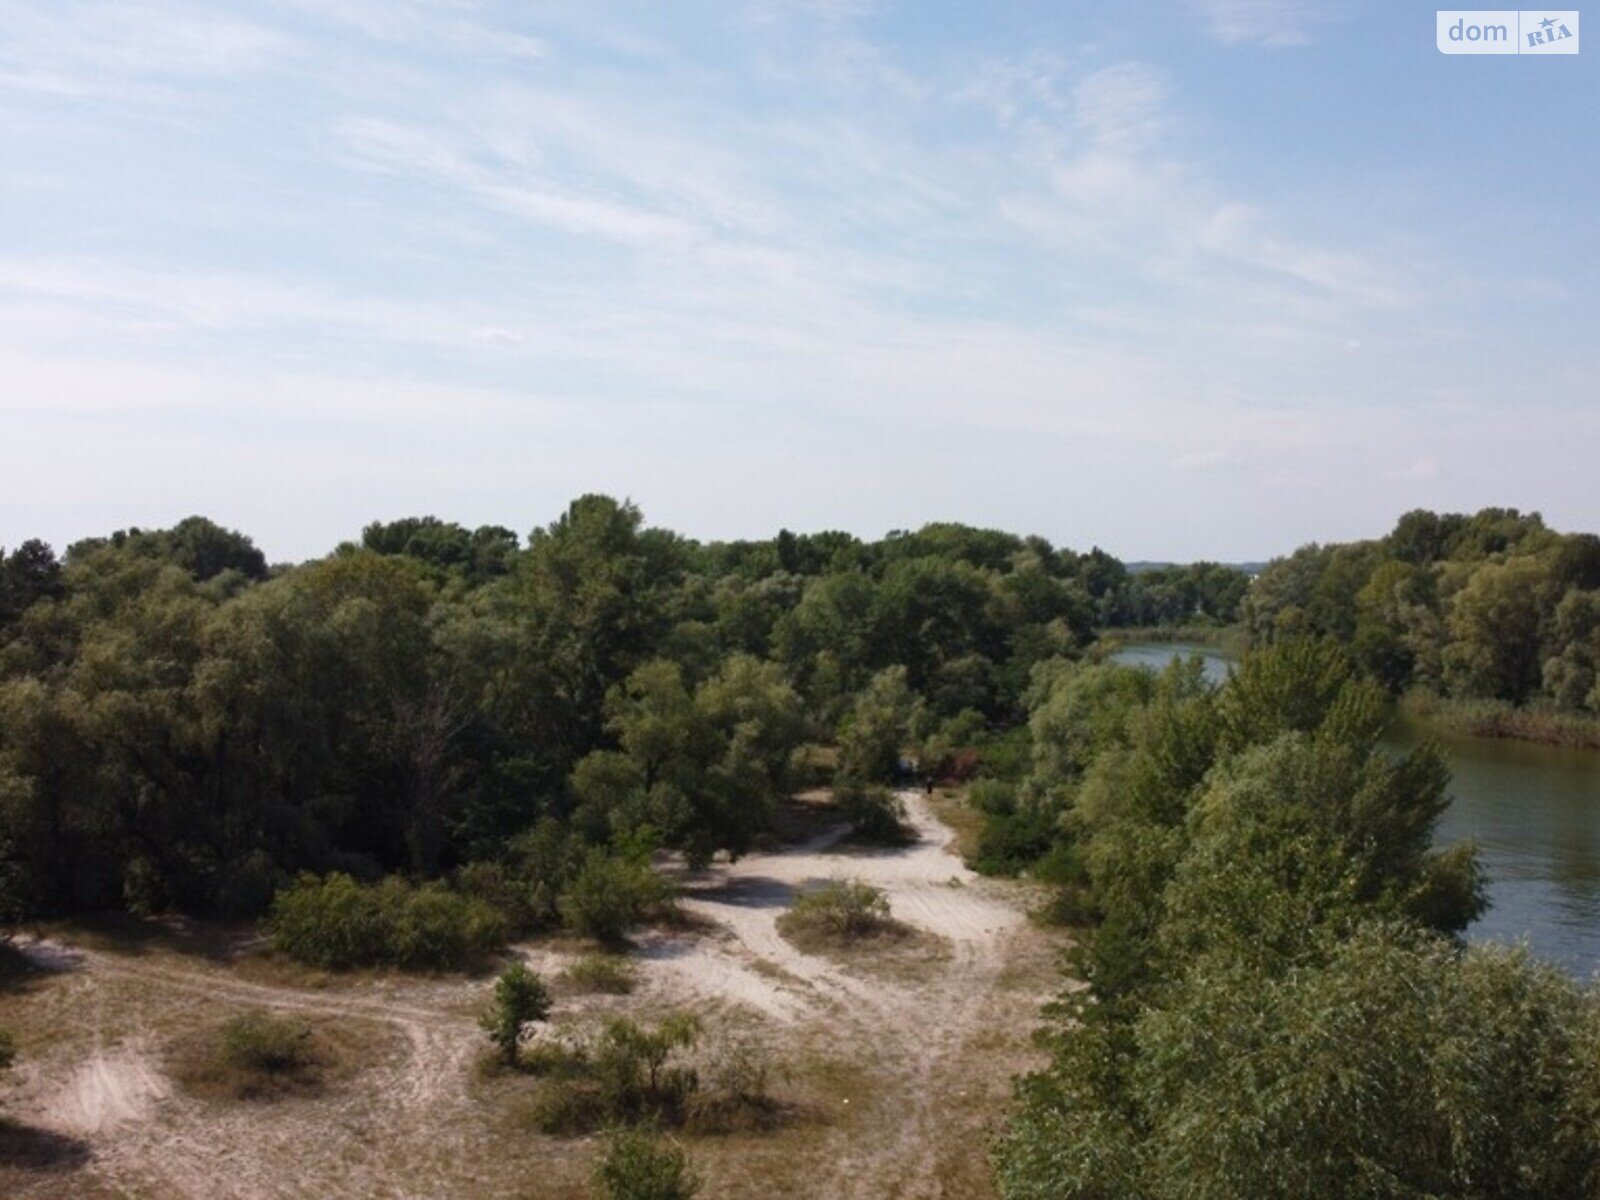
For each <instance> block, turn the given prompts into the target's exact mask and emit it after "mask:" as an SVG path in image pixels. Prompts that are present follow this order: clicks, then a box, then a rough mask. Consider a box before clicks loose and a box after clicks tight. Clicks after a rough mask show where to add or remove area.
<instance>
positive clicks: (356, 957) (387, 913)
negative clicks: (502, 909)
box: [269, 873, 507, 970]
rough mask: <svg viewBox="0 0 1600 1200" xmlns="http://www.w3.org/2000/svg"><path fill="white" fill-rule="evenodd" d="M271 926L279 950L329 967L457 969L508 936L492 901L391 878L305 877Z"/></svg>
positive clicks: (277, 904) (275, 910)
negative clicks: (373, 881)
mask: <svg viewBox="0 0 1600 1200" xmlns="http://www.w3.org/2000/svg"><path fill="white" fill-rule="evenodd" d="M269 928H270V929H271V932H272V938H273V943H274V945H276V946H277V947H278V949H280V950H282V951H283V952H284V953H286V954H288V955H289V956H290V957H292V958H295V959H298V960H299V961H300V962H304V963H309V964H310V965H312V966H318V967H326V968H329V969H332V970H346V969H349V968H352V967H365V966H395V967H403V968H406V969H408V970H439V969H461V968H465V967H469V966H472V965H473V964H475V963H477V962H479V961H481V960H482V959H483V958H484V957H486V956H487V955H489V954H491V953H493V952H495V951H496V950H499V949H501V948H502V947H503V946H504V945H505V942H506V933H507V926H506V920H505V918H504V917H503V916H502V915H501V914H500V913H499V912H497V911H496V910H495V909H494V908H492V907H491V906H490V905H489V904H487V903H485V902H484V901H482V900H477V899H474V898H472V897H470V896H464V895H461V894H460V893H458V892H453V891H451V890H450V889H449V888H446V887H444V886H443V885H442V884H437V883H434V884H427V885H425V886H422V887H416V886H413V885H412V884H409V883H407V882H406V881H405V880H403V879H399V878H395V877H390V878H388V879H385V880H383V882H381V883H378V884H370V885H369V884H362V883H357V882H356V881H355V880H354V879H352V878H351V877H350V876H348V875H344V874H339V873H335V874H331V875H328V876H326V877H325V878H321V879H319V878H317V877H316V876H314V875H302V876H301V877H300V878H299V879H298V880H296V881H295V883H293V884H292V885H291V886H289V887H288V888H285V889H284V890H283V891H281V892H279V893H278V895H277V897H276V899H274V901H273V904H272V916H271V920H270V923H269Z"/></svg>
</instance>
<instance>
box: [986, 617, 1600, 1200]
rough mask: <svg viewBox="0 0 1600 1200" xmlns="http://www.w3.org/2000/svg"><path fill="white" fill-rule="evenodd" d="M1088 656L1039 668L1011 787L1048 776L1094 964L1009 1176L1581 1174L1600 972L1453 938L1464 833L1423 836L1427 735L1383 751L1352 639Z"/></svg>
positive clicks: (1037, 1076) (1127, 1189) (1024, 1105)
mask: <svg viewBox="0 0 1600 1200" xmlns="http://www.w3.org/2000/svg"><path fill="white" fill-rule="evenodd" d="M1105 670H1106V669H1105V668H1079V669H1077V670H1076V671H1074V670H1067V671H1063V672H1059V673H1057V674H1056V675H1055V676H1054V677H1053V678H1052V679H1050V680H1047V681H1045V686H1041V687H1039V688H1037V689H1036V692H1035V703H1036V705H1037V706H1038V709H1039V710H1041V711H1043V712H1044V713H1046V714H1047V715H1046V716H1045V717H1044V718H1043V719H1036V724H1035V745H1036V758H1035V764H1036V769H1035V775H1034V777H1033V778H1031V779H1030V780H1028V781H1027V782H1026V783H1025V784H1024V786H1023V788H1022V789H1021V793H1020V794H1021V795H1026V794H1029V793H1030V792H1032V793H1034V794H1046V793H1048V794H1053V795H1054V796H1056V798H1057V802H1058V804H1059V810H1060V813H1061V823H1060V833H1059V835H1058V842H1057V847H1056V849H1055V850H1054V851H1052V853H1053V854H1056V855H1058V856H1060V857H1061V858H1062V859H1063V860H1064V861H1067V862H1068V863H1069V864H1070V865H1071V866H1072V867H1073V872H1074V873H1072V874H1071V875H1070V877H1069V878H1068V879H1067V880H1064V881H1063V882H1064V883H1066V885H1067V889H1068V890H1069V891H1070V892H1071V894H1072V896H1073V898H1074V899H1073V902H1074V903H1075V904H1076V905H1077V906H1078V908H1079V911H1080V912H1082V913H1083V915H1084V916H1085V917H1086V918H1087V920H1088V923H1089V925H1090V926H1091V928H1090V929H1089V930H1088V931H1087V932H1086V934H1085V944H1084V946H1083V948H1082V950H1081V951H1080V953H1079V958H1078V963H1077V968H1078V971H1079V973H1080V975H1081V977H1082V978H1084V979H1086V980H1087V981H1088V983H1089V988H1088V990H1087V991H1082V990H1078V991H1071V992H1068V993H1066V994H1064V995H1063V998H1062V1000H1061V1001H1059V1002H1058V1003H1057V1004H1056V1005H1054V1006H1053V1007H1052V1009H1051V1010H1050V1016H1051V1018H1052V1024H1051V1027H1050V1033H1049V1039H1048V1040H1049V1045H1050V1047H1051V1053H1052V1062H1051V1065H1050V1067H1049V1068H1048V1069H1046V1070H1043V1071H1039V1072H1036V1073H1034V1074H1032V1075H1030V1076H1027V1077H1026V1078H1024V1079H1023V1080H1022V1081H1021V1082H1020V1083H1019V1086H1018V1106H1017V1108H1016V1111H1015V1114H1014V1117H1013V1119H1012V1120H1011V1122H1010V1124H1009V1126H1008V1129H1007V1132H1006V1134H1005V1135H1004V1137H1003V1138H1002V1139H1001V1141H1000V1143H999V1145H998V1147H997V1153H996V1164H997V1170H998V1179H999V1183H1000V1188H1001V1192H1002V1194H1003V1195H1004V1196H1006V1197H1007V1198H1008V1200H1044V1198H1045V1197H1050V1198H1052V1200H1074V1198H1076V1200H1167V1198H1171V1200H1177V1198H1179V1197H1196V1196H1198V1197H1212V1198H1215V1200H1246V1198H1247V1197H1248V1198H1260V1197H1267V1198H1272V1197H1281V1198H1283V1200H1288V1198H1290V1197H1301V1196H1312V1195H1329V1196H1332V1195H1339V1196H1373V1197H1395V1198H1399V1197H1408V1198H1409V1197H1420V1196H1437V1197H1451V1198H1460V1200H1490V1198H1500V1197H1515V1198H1519V1200H1520V1198H1523V1197H1526V1198H1528V1200H1531V1198H1532V1197H1535V1196H1558V1195H1560V1196H1576V1195H1580V1194H1583V1188H1584V1187H1586V1186H1588V1183H1587V1182H1586V1181H1592V1179H1593V1178H1594V1177H1595V1176H1594V1173H1595V1171H1596V1169H1597V1167H1600V1136H1597V1135H1596V1133H1595V1129H1596V1126H1594V1124H1593V1123H1592V1120H1591V1119H1590V1117H1588V1116H1586V1115H1585V1114H1590V1113H1592V1112H1593V1111H1595V1110H1594V1108H1593V1107H1592V1106H1593V1105H1594V1103H1595V1100H1596V1095H1597V1093H1596V1092H1595V1086H1596V1073H1595V1072H1594V1071H1593V1069H1592V1067H1591V1065H1590V1062H1589V1060H1588V1059H1587V1058H1586V1055H1587V1054H1589V1053H1590V1051H1588V1050H1586V1049H1582V1047H1586V1046H1588V1045H1589V1044H1590V1039H1592V1038H1594V1037H1595V1035H1596V1030H1597V1029H1600V1024H1597V1022H1600V995H1597V994H1596V992H1595V991H1594V990H1593V989H1592V988H1585V987H1580V986H1579V985H1577V984H1576V983H1574V982H1572V981H1571V980H1568V979H1567V978H1565V977H1564V976H1562V975H1560V974H1559V973H1558V972H1556V971H1555V970H1554V969H1553V968H1548V967H1544V966H1540V965H1537V964H1534V963H1531V962H1530V961H1529V960H1528V959H1527V958H1526V957H1525V956H1524V955H1522V954H1521V953H1520V952H1510V951H1500V950H1489V949H1483V950H1473V951H1470V952H1465V953H1464V952H1463V951H1462V949H1461V948H1460V946H1459V945H1458V944H1457V943H1455V942H1453V941H1452V940H1450V938H1449V935H1450V934H1453V933H1455V932H1458V931H1459V930H1461V929H1462V928H1464V927H1465V926H1466V924H1467V923H1468V922H1469V921H1470V920H1471V919H1472V918H1473V917H1474V916H1476V915H1477V914H1478V913H1479V912H1480V911H1481V910H1482V907H1483V903H1484V901H1483V888H1482V880H1481V877H1480V875H1479V871H1478V867H1477V864H1476V860H1475V857H1474V855H1473V853H1472V850H1471V848H1470V847H1469V846H1464V845H1458V846H1452V847H1445V848H1443V849H1440V848H1436V846H1435V843H1434V830H1435V825H1436V822H1437V819H1438V817H1439V815H1440V813H1441V812H1442V811H1443V810H1444V807H1445V804H1446V802H1447V801H1446V789H1447V785H1448V778H1447V774H1446V771H1445V768H1444V764H1443V760H1442V759H1441V758H1440V756H1439V755H1438V754H1437V753H1436V752H1435V751H1433V750H1431V749H1422V750H1417V751H1414V752H1412V753H1410V754H1408V755H1405V756H1403V757H1399V758H1395V757H1392V756H1391V755H1389V754H1387V753H1385V752H1383V751H1382V750H1381V749H1380V748H1379V744H1378V739H1379V737H1380V735H1381V732H1382V706H1381V704H1380V703H1379V701H1380V700H1381V696H1379V695H1378V694H1377V692H1376V690H1375V685H1374V684H1372V683H1371V682H1370V680H1368V679H1367V678H1366V677H1364V676H1363V675H1362V674H1361V673H1360V671H1359V670H1358V668H1357V666H1356V664H1355V663H1354V662H1352V661H1351V659H1350V656H1349V655H1347V654H1346V653H1345V652H1343V651H1342V650H1340V649H1339V648H1338V647H1336V646H1332V645H1329V644H1326V643H1316V642H1310V641H1306V640H1300V639H1295V640H1286V641H1284V642H1283V643H1282V644H1280V645H1278V646H1276V647H1273V648H1271V649H1269V650H1265V651H1259V652H1257V653H1255V654H1253V655H1251V656H1249V657H1247V658H1246V660H1245V662H1244V663H1243V665H1242V666H1241V668H1240V670H1239V671H1238V672H1236V673H1235V674H1234V676H1233V677H1232V678H1231V679H1230V680H1229V681H1228V682H1227V683H1226V684H1224V685H1222V686H1221V687H1220V688H1218V689H1210V688H1207V687H1204V686H1199V685H1197V684H1196V682H1195V680H1194V679H1192V678H1188V677H1186V676H1185V674H1184V673H1183V672H1182V671H1181V670H1180V671H1169V672H1168V673H1166V674H1164V675H1163V676H1161V677H1159V678H1153V679H1151V680H1150V681H1149V683H1148V685H1147V686H1146V687H1145V688H1144V689H1141V688H1140V687H1139V686H1137V685H1135V684H1134V683H1133V682H1132V681H1131V680H1121V681H1119V680H1118V679H1117V677H1116V676H1115V675H1114V674H1113V675H1109V676H1108V675H1106V674H1102V672H1104V671H1105ZM1085 676H1087V678H1085ZM1091 696H1098V697H1100V705H1101V708H1100V709H1099V710H1098V711H1097V710H1096V708H1095V701H1094V700H1093V699H1090V698H1089V697H1091ZM1052 741H1054V742H1055V743H1056V744H1051V743H1052ZM983 798H984V800H985V804H986V807H987V808H988V809H989V810H991V812H992V813H993V814H997V815H999V816H1001V817H1004V816H1006V815H1008V814H1010V813H1011V812H1013V811H1014V807H1015V805H1016V804H1017V803H1018V802H1019V800H1018V797H1017V796H1007V795H1006V794H1005V793H1001V792H998V791H994V792H987V793H983ZM1586 1122H1587V1123H1586Z"/></svg>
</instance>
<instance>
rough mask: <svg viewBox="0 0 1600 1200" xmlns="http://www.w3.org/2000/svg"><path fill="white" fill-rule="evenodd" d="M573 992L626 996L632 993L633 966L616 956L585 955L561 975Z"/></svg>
mask: <svg viewBox="0 0 1600 1200" xmlns="http://www.w3.org/2000/svg"><path fill="white" fill-rule="evenodd" d="M561 978H562V980H563V982H565V983H566V984H568V985H569V986H570V987H571V988H572V989H573V990H574V991H579V992H598V993H601V994H603V995H607V996H626V995H627V994H628V993H629V992H631V991H633V987H634V983H635V982H636V978H637V973H636V972H635V971H634V968H633V964H632V963H630V962H629V961H628V960H627V959H625V958H623V957H621V956H620V955H616V954H586V955H584V956H583V957H582V958H580V959H579V960H578V961H577V962H575V963H573V964H572V965H571V966H570V967H568V968H567V969H566V971H564V972H563V973H562V976H561Z"/></svg>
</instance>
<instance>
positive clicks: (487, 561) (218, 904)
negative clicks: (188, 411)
mask: <svg viewBox="0 0 1600 1200" xmlns="http://www.w3.org/2000/svg"><path fill="white" fill-rule="evenodd" d="M1244 585H1245V579H1244V577H1243V576H1242V575H1239V574H1238V573H1237V572H1231V571H1228V570H1226V569H1224V568H1217V567H1212V566H1207V565H1204V564H1202V565H1200V566H1198V567H1193V568H1187V567H1186V568H1170V569H1167V570H1164V571H1158V572H1148V573H1143V574H1140V575H1137V576H1135V575H1130V573H1129V572H1128V571H1126V570H1125V569H1124V568H1123V566H1122V564H1121V563H1119V562H1118V561H1117V560H1116V559H1114V558H1112V557H1111V556H1110V555H1107V554H1105V553H1104V552H1102V551H1099V550H1092V551H1090V552H1088V553H1086V554H1078V553H1074V552H1072V551H1070V550H1058V549H1056V548H1054V547H1052V546H1051V545H1050V544H1049V543H1048V542H1045V541H1044V540H1042V539H1040V538H1020V537H1015V536H1012V535H1009V534H1004V533H998V532H994V531H987V530H979V529H971V528H967V527H963V526H958V525H930V526H928V527H926V528H924V529H922V530H920V531H918V532H915V533H896V534H891V535H890V536H888V537H886V538H885V539H883V540H882V541H879V542H873V543H868V542H863V541H861V540H859V539H857V538H855V537H852V536H850V535H848V534H843V533H822V534H814V535H795V534H790V533H787V532H785V533H781V534H779V535H778V536H777V537H776V538H773V539H771V540H769V541H762V542H739V543H719V544H704V545H703V544H699V543H696V542H693V541H691V540H689V539H686V538H683V537H680V536H678V535H676V534H673V533H670V532H668V531H666V530H662V529H654V528H649V527H647V526H645V524H644V523H643V520H642V517H641V514H640V513H639V511H638V510H637V508H635V507H633V506H631V505H629V504H625V503H618V502H616V501H614V500H611V499H608V498H606V497H602V496H587V497H584V498H582V499H579V500H577V501H575V502H574V503H573V504H572V505H571V506H570V507H569V508H568V510H567V511H566V512H565V513H564V514H562V515H561V516H560V517H559V518H558V519H557V520H555V521H554V522H552V523H551V524H549V525H548V526H546V527H544V528H540V529H537V530H535V531H533V533H532V534H531V535H530V536H529V537H528V538H527V539H526V540H525V541H524V540H523V539H520V538H519V537H518V536H517V535H516V534H515V533H514V532H512V531H511V530H509V529H504V528H498V527H484V528H480V529H476V530H467V529H464V528H462V527H460V526H457V525H453V524H449V523H446V522H442V521H439V520H436V519H432V518H422V519H411V520H402V521H396V522H393V523H388V524H373V525H371V526H369V527H368V528H367V529H366V530H364V531H363V533H362V536H361V539H360V541H359V542H352V543H349V544H346V545H343V546H340V547H339V548H338V549H337V551H335V552H334V553H333V554H331V555H329V556H328V557H326V558H324V559H321V560H317V561H314V562H309V563H306V564H303V565H300V566H293V567H269V565H268V563H267V561H266V559H265V558H264V556H263V555H262V553H261V552H260V551H259V550H258V549H257V548H256V547H255V546H254V545H253V544H252V543H251V541H250V540H249V539H248V538H247V537H245V536H243V535H241V534H238V533H235V532H231V531H228V530H225V529H222V528H220V527H218V526H217V525H215V524H213V523H211V522H209V521H206V520H204V519H201V518H191V519H189V520H186V521H183V522H181V523H180V524H178V525H177V526H175V527H173V528H172V529H169V530H160V531H148V530H146V531H141V530H129V531H125V532H119V533H116V534H114V535H112V536H110V537H106V538H98V539H92V540H88V541H84V542H80V543H78V544H76V545H74V546H72V547H70V548H69V549H68V550H67V551H66V553H65V555H64V556H62V557H61V558H60V560H59V561H58V559H57V557H56V556H55V554H54V553H53V552H52V551H51V550H50V548H49V547H47V546H45V545H43V544H41V543H39V542H36V541H35V542H27V543H25V544H23V545H21V546H20V547H18V548H17V549H16V550H14V551H12V552H11V553H9V554H7V555H4V557H3V558H0V888H3V897H4V901H5V905H6V907H7V909H9V910H10V911H11V912H12V913H13V914H20V913H32V914H52V913H66V912H75V911H83V910H90V909H103V908H126V909H129V910H132V911H135V912H153V911H161V910H165V909H179V910H185V911H190V912H200V913H206V912H215V913H233V914H250V913H256V912H260V911H262V910H263V909H264V908H265V906H266V905H267V904H268V902H269V900H270V899H271V897H272V896H273V894H274V892H275V891H277V890H278V889H279V888H280V887H281V886H282V885H283V884H284V883H285V882H286V881H287V880H289V879H290V878H292V877H293V876H294V875H295V874H296V873H298V872H302V871H311V872H316V873H324V872H330V871H338V872H344V873H347V874H349V875H351V876H353V877H355V878H356V879H372V878H376V877H378V876H380V875H383V874H385V873H389V872H399V873H403V874H405V875H407V876H409V877H411V878H413V879H418V880H421V879H432V878H437V877H441V876H444V875H447V874H449V873H451V872H459V871H460V870H461V869H463V868H464V867H467V866H469V865H470V864H473V863H478V862H495V863H500V864H503V865H505V866H506V867H507V868H508V869H510V870H511V871H512V873H513V874H514V875H519V876H527V875H529V874H530V873H532V874H535V875H537V874H550V873H552V872H553V873H555V874H557V875H561V874H563V873H564V872H569V871H570V870H572V869H573V868H571V867H570V864H571V863H573V862H575V861H580V860H582V859H583V858H584V857H585V855H586V853H587V851H588V850H589V849H592V848H595V847H600V848H606V847H630V846H631V847H638V846H640V845H644V844H649V845H659V846H664V847H667V848H673V849H679V850H682V851H685V852H686V853H687V854H688V855H689V856H690V857H691V858H700V859H704V858H707V857H709V856H710V855H712V854H713V853H715V852H717V851H719V850H722V851H729V852H733V853H738V852H740V851H742V850H743V849H745V848H747V847H748V846H749V845H750V843H751V840H752V838H754V837H755V836H756V835H757V834H759V833H760V832H761V831H762V830H763V829H764V828H765V827H766V825H767V823H768V821H769V818H770V813H771V808H772V805H773V803H774V802H775V800H776V799H777V798H778V797H779V796H780V795H781V794H782V793H783V792H784V790H785V788H786V786H787V785H788V783H789V773H790V771H791V769H792V767H793V752H794V750H795V749H796V747H798V746H800V745H801V744H802V743H806V742H824V743H832V742H834V741H836V740H840V739H841V738H842V739H843V741H844V745H845V748H846V751H847V753H855V754H856V756H857V758H858V759H860V760H861V763H862V770H863V771H865V772H866V773H868V774H872V773H877V774H882V773H883V771H884V770H885V769H886V765H887V767H888V768H892V766H893V764H894V761H895V759H896V757H897V755H898V753H899V750H900V748H901V746H902V745H903V744H904V743H905V742H906V741H907V740H908V739H910V738H912V737H913V736H915V737H919V738H920V737H925V736H928V735H931V734H935V733H937V732H938V730H939V729H940V728H941V727H942V726H945V725H951V724H952V723H953V726H952V728H953V730H955V731H956V732H955V733H953V734H952V736H956V737H959V736H969V735H970V734H971V732H972V731H974V730H979V729H988V728H993V727H1004V726H1007V725H1015V724H1017V723H1018V722H1019V721H1020V720H1021V718H1022V715H1023V709H1022V697H1023V693H1024V692H1025V690H1026V688H1027V686H1028V680H1029V676H1030V673H1031V671H1032V670H1033V669H1034V667H1035V666H1036V664H1038V663H1040V662H1043V661H1046V660H1051V659H1056V658H1060V657H1071V656H1075V655H1077V654H1078V653H1079V652H1080V651H1081V649H1082V648H1083V647H1084V646H1085V645H1086V644H1087V643H1088V642H1089V641H1090V640H1091V639H1092V638H1093V636H1094V631H1095V628H1096V626H1097V625H1102V624H1120V623H1139V622H1151V621H1160V620H1166V619H1175V618H1179V617H1181V618H1183V619H1189V620H1193V619H1211V620H1214V621H1218V622H1223V621H1229V620H1232V619H1234V618H1235V616H1236V614H1237V609H1238V605H1239V603H1240V600H1241V598H1242V596H1243V594H1244ZM913 725H915V728H912V726H913ZM852 730H853V731H854V732H853V733H852ZM963 730H964V731H967V732H966V734H961V733H960V731H963ZM874 739H876V741H874ZM946 740H947V742H948V741H949V739H946ZM852 747H854V749H853V750H852ZM562 864H567V865H565V866H564V865H562ZM478 874H479V875H481V874H482V873H481V872H479V873H478ZM530 886H536V887H537V888H538V889H539V890H541V893H544V892H548V890H549V889H548V887H546V886H545V884H544V883H542V882H540V883H538V884H536V885H530ZM533 907H534V908H540V907H543V908H545V909H546V910H548V908H549V901H548V896H545V898H544V899H542V900H541V901H540V902H539V903H536V904H534V905H533Z"/></svg>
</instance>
